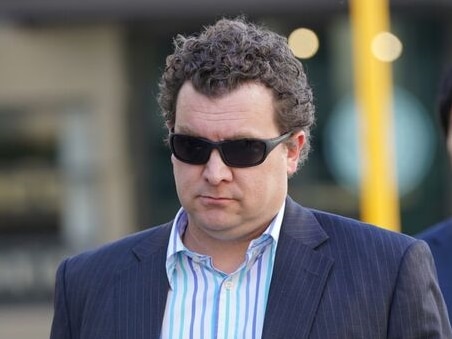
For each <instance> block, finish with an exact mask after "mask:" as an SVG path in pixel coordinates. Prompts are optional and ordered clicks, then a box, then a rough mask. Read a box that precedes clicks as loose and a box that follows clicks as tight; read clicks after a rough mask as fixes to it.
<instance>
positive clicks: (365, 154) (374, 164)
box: [350, 0, 400, 231]
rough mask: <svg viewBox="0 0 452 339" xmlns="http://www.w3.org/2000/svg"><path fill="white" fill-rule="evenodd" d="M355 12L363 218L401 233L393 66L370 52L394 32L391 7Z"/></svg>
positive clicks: (378, 2) (379, 0)
mask: <svg viewBox="0 0 452 339" xmlns="http://www.w3.org/2000/svg"><path fill="white" fill-rule="evenodd" d="M350 10H351V21H352V37H353V51H354V76H355V96H356V103H357V111H358V112H359V117H358V121H359V125H358V126H359V133H360V137H359V140H361V142H360V147H361V192H360V193H361V202H360V203H361V218H362V220H364V221H365V222H369V223H372V224H375V225H378V226H380V227H384V228H388V229H392V230H395V231H400V215H399V201H398V193H397V183H396V173H395V155H394V149H395V140H394V136H393V134H394V132H393V116H392V74H391V65H390V64H389V63H386V62H383V61H380V60H378V59H377V58H375V56H374V55H373V54H372V50H371V44H372V40H373V39H374V38H375V36H376V35H377V34H378V33H381V32H387V31H389V4H388V2H387V0H351V1H350Z"/></svg>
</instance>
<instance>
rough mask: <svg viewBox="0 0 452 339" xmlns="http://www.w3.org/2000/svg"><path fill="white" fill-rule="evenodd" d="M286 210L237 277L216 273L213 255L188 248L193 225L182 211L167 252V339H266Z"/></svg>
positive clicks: (249, 254) (255, 244) (254, 246)
mask: <svg viewBox="0 0 452 339" xmlns="http://www.w3.org/2000/svg"><path fill="white" fill-rule="evenodd" d="M283 212H284V206H283V207H282V208H281V209H280V211H279V213H278V215H277V216H276V217H275V218H274V220H273V221H272V223H271V224H270V225H269V227H268V228H267V229H266V231H265V232H264V234H263V235H262V236H261V237H259V238H258V239H255V240H253V241H252V242H251V244H250V246H249V248H248V251H247V255H246V260H245V262H244V263H243V264H242V266H241V267H240V268H239V269H237V271H236V272H234V273H232V274H229V275H228V274H225V273H223V272H221V271H218V270H217V269H215V268H214V267H213V266H212V264H211V259H210V257H208V256H205V255H200V254H197V253H194V252H192V251H190V250H188V249H187V248H186V247H185V246H184V244H183V243H182V235H183V233H184V231H185V227H186V225H187V216H186V213H185V212H184V211H183V210H182V209H181V210H180V211H179V213H178V214H177V216H176V219H175V221H174V225H173V229H172V232H171V236H170V240H169V246H168V253H167V263H166V267H167V275H168V280H169V282H170V290H169V292H168V299H167V303H166V310H165V317H164V321H163V327H162V336H161V338H162V339H184V338H187V339H197V338H225V339H228V338H231V339H234V338H235V339H239V338H260V337H261V335H262V326H263V320H264V314H265V307H266V301H267V295H268V290H269V287H270V279H271V274H272V270H273V263H274V259H275V249H276V244H277V241H278V237H279V231H280V229H281V221H282V216H283Z"/></svg>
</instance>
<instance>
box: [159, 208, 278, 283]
mask: <svg viewBox="0 0 452 339" xmlns="http://www.w3.org/2000/svg"><path fill="white" fill-rule="evenodd" d="M285 206H286V202H285V201H284V202H283V204H282V206H281V208H280V209H279V211H278V213H277V214H276V216H275V217H274V218H273V220H272V221H271V223H270V224H269V225H268V227H267V228H266V229H265V231H264V233H262V235H261V236H260V237H259V238H257V239H254V240H253V241H251V243H250V245H249V248H248V250H250V249H252V248H255V247H259V246H261V245H262V243H263V242H267V241H268V239H269V238H271V239H272V242H273V244H274V245H275V250H276V246H277V244H278V240H279V233H280V231H281V225H282V219H283V216H284V209H285ZM187 224H188V217H187V212H186V211H185V210H184V209H183V208H182V207H181V208H180V209H179V211H178V212H177V214H176V217H175V218H174V221H173V226H172V228H171V234H170V238H169V244H168V250H167V253H166V274H167V275H168V281H170V282H171V278H172V275H173V271H174V268H175V265H176V257H177V254H178V253H187V255H190V256H193V255H198V254H195V253H193V252H192V251H190V250H189V249H188V248H187V247H185V245H184V243H183V242H182V235H183V234H184V232H185V229H186V227H187ZM198 256H199V255H198Z"/></svg>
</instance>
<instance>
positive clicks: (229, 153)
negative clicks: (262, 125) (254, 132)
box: [222, 139, 266, 167]
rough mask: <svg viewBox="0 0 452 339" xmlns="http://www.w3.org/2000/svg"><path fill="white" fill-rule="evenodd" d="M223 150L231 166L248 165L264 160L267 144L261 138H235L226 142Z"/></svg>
mask: <svg viewBox="0 0 452 339" xmlns="http://www.w3.org/2000/svg"><path fill="white" fill-rule="evenodd" d="M222 151H223V155H224V158H225V161H226V162H227V163H228V164H229V165H230V166H236V167H248V166H255V165H258V164H260V163H261V162H262V161H264V159H265V151H266V146H265V143H264V142H263V141H260V140H252V139H243V140H233V141H228V142H225V143H224V144H223V145H222Z"/></svg>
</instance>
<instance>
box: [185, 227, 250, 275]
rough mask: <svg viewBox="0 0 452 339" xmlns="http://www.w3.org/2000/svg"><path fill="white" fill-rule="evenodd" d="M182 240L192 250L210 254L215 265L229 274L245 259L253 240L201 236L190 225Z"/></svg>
mask: <svg viewBox="0 0 452 339" xmlns="http://www.w3.org/2000/svg"><path fill="white" fill-rule="evenodd" d="M207 238H208V239H207ZM182 241H183V243H184V245H185V246H186V247H187V248H188V249H190V250H191V251H194V252H197V253H200V254H204V255H208V256H210V257H211V258H212V263H213V265H214V267H215V268H216V269H218V270H220V271H222V272H225V273H228V274H229V273H233V272H235V271H236V270H237V269H238V268H239V267H240V265H241V264H242V263H243V262H244V261H245V255H246V250H247V249H248V246H249V244H250V242H251V240H250V239H244V240H223V239H215V238H212V237H205V236H200V235H198V234H196V232H194V230H193V229H192V228H191V227H190V225H189V226H187V228H186V230H185V232H184V235H183V238H182Z"/></svg>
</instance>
